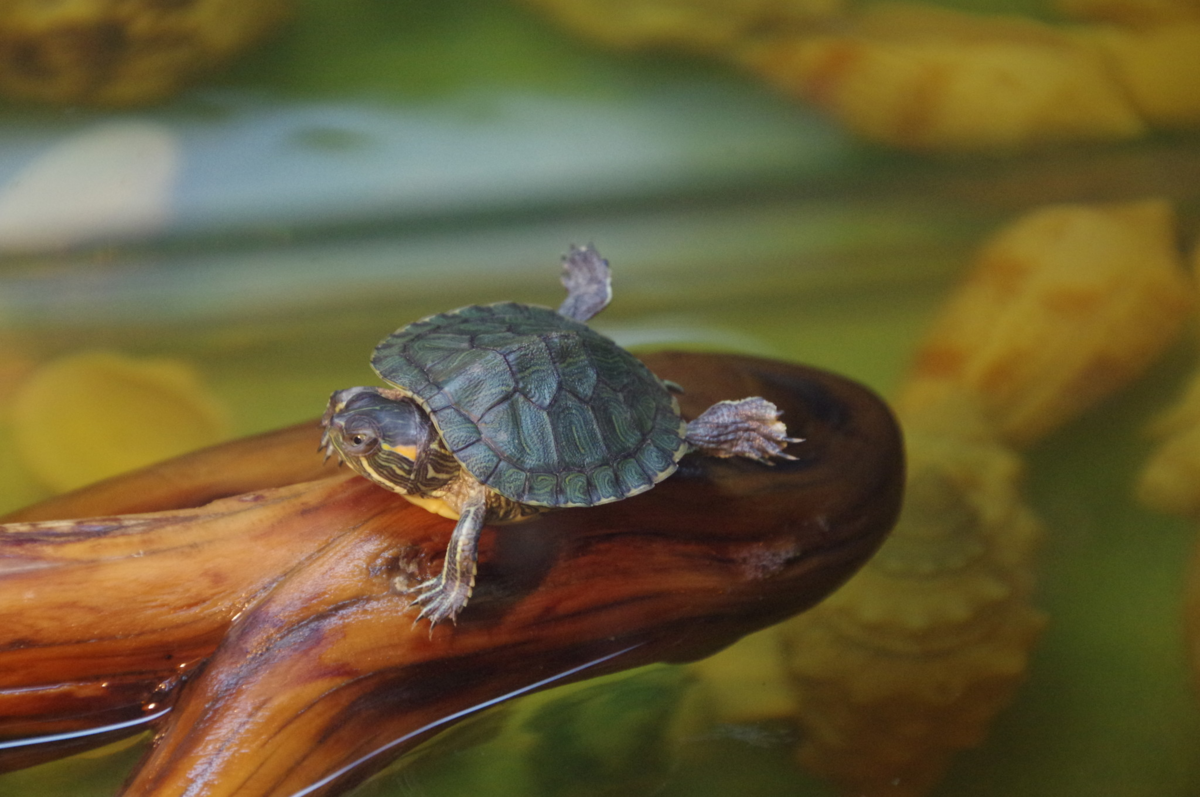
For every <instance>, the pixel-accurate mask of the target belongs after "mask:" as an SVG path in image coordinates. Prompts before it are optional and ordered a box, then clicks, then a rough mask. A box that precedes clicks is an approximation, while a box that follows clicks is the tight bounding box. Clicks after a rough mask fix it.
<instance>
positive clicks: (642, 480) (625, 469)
mask: <svg viewBox="0 0 1200 797" xmlns="http://www.w3.org/2000/svg"><path fill="white" fill-rule="evenodd" d="M617 483H618V484H620V485H621V492H622V493H623V494H624V495H637V494H638V493H643V492H645V491H646V490H649V489H650V488H651V487H652V486H654V482H652V481H650V477H649V476H647V475H646V473H645V471H643V470H642V468H641V466H640V465H638V463H637V460H635V459H632V458H626V459H622V460H621V461H620V462H618V463H617Z"/></svg>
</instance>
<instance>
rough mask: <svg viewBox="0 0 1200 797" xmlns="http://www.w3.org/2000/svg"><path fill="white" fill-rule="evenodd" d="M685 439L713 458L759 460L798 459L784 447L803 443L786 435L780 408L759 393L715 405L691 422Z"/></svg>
mask: <svg viewBox="0 0 1200 797" xmlns="http://www.w3.org/2000/svg"><path fill="white" fill-rule="evenodd" d="M684 439H685V440H686V441H687V443H688V445H689V446H691V447H692V448H693V449H694V450H696V451H699V452H700V453H702V454H707V455H708V456H710V457H747V458H748V459H755V460H758V461H760V462H766V461H769V460H770V459H771V458H772V457H776V458H779V459H795V457H793V456H792V455H790V454H785V453H784V452H783V449H784V448H785V447H787V444H788V443H799V442H801V441H800V439H799V438H795V437H788V436H787V426H785V425H784V423H783V421H781V420H779V408H778V407H776V406H775V405H774V404H772V403H771V402H769V401H767V400H766V399H765V398H761V397H760V396H754V397H752V398H744V399H741V400H740V401H721V402H718V403H716V404H714V405H712V406H711V407H709V408H708V409H706V410H705V411H704V412H703V413H701V415H700V417H698V418H696V419H695V420H693V421H690V422H689V423H688V425H687V434H686V436H685V438H684Z"/></svg>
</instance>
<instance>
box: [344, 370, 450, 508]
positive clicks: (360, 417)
mask: <svg viewBox="0 0 1200 797" xmlns="http://www.w3.org/2000/svg"><path fill="white" fill-rule="evenodd" d="M388 392H391V391H388ZM321 425H322V426H323V427H324V429H325V433H324V436H323V437H322V438H321V444H322V446H323V447H324V449H325V456H326V457H329V456H332V455H333V454H335V453H336V454H337V456H338V458H339V459H340V460H341V461H342V462H344V463H346V464H347V465H349V466H350V467H351V468H353V469H354V470H355V471H356V472H357V473H359V474H360V475H362V476H365V477H366V478H368V479H370V480H371V481H373V482H375V483H376V484H378V485H379V486H381V487H385V488H387V489H389V490H391V491H392V492H397V493H401V494H403V495H423V494H425V493H427V492H428V491H429V490H432V489H436V488H437V487H440V486H442V485H443V484H445V483H446V482H447V481H449V479H450V478H452V477H453V475H454V472H453V471H452V470H451V471H450V472H449V473H447V472H446V471H447V470H449V469H448V468H446V465H445V460H446V458H447V457H446V456H439V454H440V453H442V452H444V448H443V447H442V446H441V444H440V441H439V439H438V435H437V430H436V429H435V428H434V426H433V423H432V421H430V420H429V416H428V415H427V414H426V413H425V411H424V410H423V409H421V408H420V407H419V406H418V405H417V403H416V402H414V401H412V400H411V399H408V398H404V397H403V396H397V397H390V396H387V395H384V393H383V392H382V391H380V390H379V389H377V388H373V387H352V388H347V389H346V390H338V391H336V392H335V393H334V394H333V395H332V396H330V397H329V406H328V407H326V409H325V415H324V416H323V417H322V418H321ZM446 454H447V455H448V452H446ZM450 461H451V462H453V458H452V457H450ZM456 469H457V468H455V469H454V470H456Z"/></svg>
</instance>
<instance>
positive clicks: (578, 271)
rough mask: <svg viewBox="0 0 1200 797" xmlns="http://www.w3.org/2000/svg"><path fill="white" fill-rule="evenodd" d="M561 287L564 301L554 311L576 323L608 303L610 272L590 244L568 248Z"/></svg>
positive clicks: (610, 290) (585, 319)
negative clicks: (564, 295) (564, 292)
mask: <svg viewBox="0 0 1200 797" xmlns="http://www.w3.org/2000/svg"><path fill="white" fill-rule="evenodd" d="M562 284H563V287H564V288H566V289H567V298H566V299H564V300H563V303H562V304H561V305H559V307H558V312H559V313H560V314H561V315H565V316H566V317H567V318H573V319H575V320H576V321H587V320H588V319H589V318H591V317H592V316H594V315H595V314H596V313H598V312H600V311H601V310H603V309H604V308H605V307H607V306H608V303H609V302H610V301H611V300H612V271H611V270H610V269H609V268H608V261H607V260H605V259H604V258H602V257H600V253H599V252H597V251H596V248H595V247H594V246H592V245H591V244H588V245H587V246H572V247H571V251H570V252H568V253H567V256H566V257H564V258H563V274H562Z"/></svg>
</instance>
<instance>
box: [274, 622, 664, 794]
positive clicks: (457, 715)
mask: <svg viewBox="0 0 1200 797" xmlns="http://www.w3.org/2000/svg"><path fill="white" fill-rule="evenodd" d="M641 646H642V643H638V644H636V645H630V646H629V647H627V648H625V649H624V650H618V651H617V652H616V653H609V654H608V655H607V656H601V657H600V658H598V659H593V660H592V661H589V662H586V663H584V664H580V665H579V666H578V667H572V668H571V669H569V670H565V671H563V672H560V673H557V674H556V675H551V676H550V677H549V678H543V679H542V680H540V681H538V682H536V683H532V684H529V685H528V686H523V687H521V688H520V689H514V690H513V691H511V692H509V693H508V694H504V695H500V697H495V698H492V699H491V700H485V701H484V702H482V703H479V704H478V705H475V706H471V707H469V708H464V709H463V710H462V711H456V712H454V713H453V714H450V715H448V716H445V717H442V718H441V719H439V720H434V721H433V722H431V723H429V724H427V725H424V726H422V727H420V728H418V729H417V730H415V731H412V732H411V733H406V734H405V735H404V736H401V737H400V738H399V739H395V740H393V741H391V742H388V743H387V744H385V745H384V746H383V747H380V748H378V749H376V750H373V751H372V752H370V753H367V754H366V755H365V756H363V757H362V758H359V759H358V760H357V761H353V762H351V763H349V764H347V765H346V766H344V767H342V768H341V769H339V770H337V771H336V772H333V773H331V774H329V775H327V776H325V777H324V778H322V779H321V780H319V781H317V782H316V783H314V784H312V785H311V786H308V787H307V788H304V789H301V790H300V791H298V792H293V793H292V795H291V797H305V796H306V795H309V794H312V793H313V792H315V791H316V790H317V789H321V788H324V787H325V786H328V785H329V784H330V783H333V782H334V781H335V780H337V779H338V778H340V777H342V776H343V775H345V774H346V773H348V772H350V771H351V770H353V769H355V768H356V767H359V766H361V765H362V764H364V763H366V762H367V761H370V760H371V759H372V758H375V757H376V756H378V755H382V754H383V753H386V752H387V751H388V750H391V749H392V748H394V747H396V746H397V745H400V744H403V743H404V742H407V741H408V740H409V739H412V738H413V737H414V736H419V735H421V734H422V733H425V732H426V731H431V730H433V729H434V728H438V727H441V726H442V725H446V724H448V723H451V722H454V721H455V720H458V719H462V718H463V717H467V716H470V715H471V714H474V713H476V712H479V711H483V710H484V709H486V708H491V707H492V706H495V705H499V704H500V703H503V702H504V701H505V700H511V699H512V698H514V697H519V696H521V695H523V694H526V693H528V692H532V691H534V690H535V689H539V688H541V687H543V686H546V685H547V684H551V683H554V682H555V681H561V680H562V679H564V678H570V677H571V676H572V675H575V674H576V673H579V672H583V671H584V670H586V669H589V668H591V667H595V666H596V665H598V664H603V663H604V662H606V661H609V660H611V659H615V658H617V657H618V656H623V655H625V654H626V653H628V652H629V651H631V650H634V649H635V648H639V647H641Z"/></svg>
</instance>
